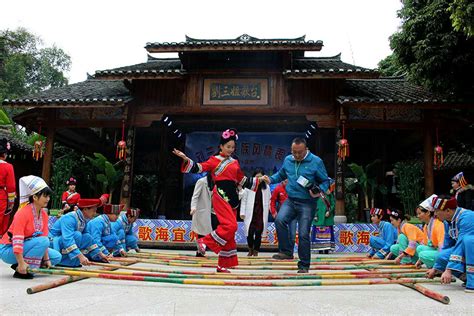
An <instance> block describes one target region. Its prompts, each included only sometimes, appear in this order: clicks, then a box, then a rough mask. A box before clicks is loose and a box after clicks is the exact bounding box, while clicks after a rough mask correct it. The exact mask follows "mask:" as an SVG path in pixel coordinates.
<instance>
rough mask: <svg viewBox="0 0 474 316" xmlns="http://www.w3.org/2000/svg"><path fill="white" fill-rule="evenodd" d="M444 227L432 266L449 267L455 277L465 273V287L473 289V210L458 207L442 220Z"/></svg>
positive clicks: (439, 268) (438, 267)
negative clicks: (450, 215) (447, 218)
mask: <svg viewBox="0 0 474 316" xmlns="http://www.w3.org/2000/svg"><path fill="white" fill-rule="evenodd" d="M440 200H441V201H443V200H442V199H440ZM444 201H445V200H444ZM435 208H437V207H436V206H435ZM444 227H445V230H446V234H445V237H444V243H443V249H442V250H441V252H440V253H439V256H438V258H437V259H436V262H435V264H434V266H433V268H434V269H436V270H438V271H444V270H446V269H450V270H451V271H452V273H453V274H454V275H455V276H457V277H459V276H460V275H461V274H463V273H466V278H467V280H466V289H468V290H474V212H472V211H471V210H467V209H464V208H461V207H458V208H456V211H455V213H454V215H453V218H452V219H451V221H450V222H448V221H444Z"/></svg>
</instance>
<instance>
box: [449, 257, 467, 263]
mask: <svg viewBox="0 0 474 316" xmlns="http://www.w3.org/2000/svg"><path fill="white" fill-rule="evenodd" d="M449 261H455V262H464V257H463V256H459V255H450V256H449Z"/></svg>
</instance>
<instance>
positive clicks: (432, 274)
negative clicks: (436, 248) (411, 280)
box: [426, 268, 436, 279]
mask: <svg viewBox="0 0 474 316" xmlns="http://www.w3.org/2000/svg"><path fill="white" fill-rule="evenodd" d="M435 274H436V270H435V269H433V268H431V269H429V270H428V271H426V278H428V279H433V278H434V277H435Z"/></svg>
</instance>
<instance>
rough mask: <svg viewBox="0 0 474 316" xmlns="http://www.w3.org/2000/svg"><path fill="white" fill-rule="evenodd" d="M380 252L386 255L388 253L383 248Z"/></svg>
mask: <svg viewBox="0 0 474 316" xmlns="http://www.w3.org/2000/svg"><path fill="white" fill-rule="evenodd" d="M379 252H380V253H381V254H382V255H383V256H384V257H385V256H386V255H387V252H386V251H385V250H383V249H380V250H379Z"/></svg>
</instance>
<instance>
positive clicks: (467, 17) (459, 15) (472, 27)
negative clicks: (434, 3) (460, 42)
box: [449, 0, 474, 36]
mask: <svg viewBox="0 0 474 316" xmlns="http://www.w3.org/2000/svg"><path fill="white" fill-rule="evenodd" d="M449 12H451V21H452V23H453V27H454V29H455V30H456V31H460V32H464V33H465V34H466V35H467V36H473V35H474V2H472V0H454V1H452V3H451V5H450V6H449Z"/></svg>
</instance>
